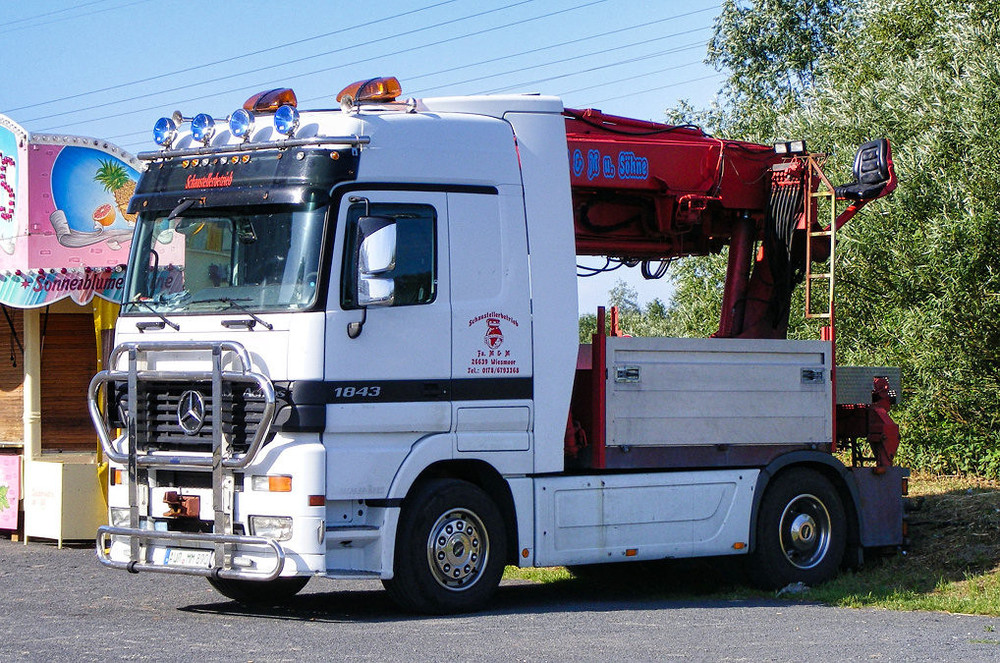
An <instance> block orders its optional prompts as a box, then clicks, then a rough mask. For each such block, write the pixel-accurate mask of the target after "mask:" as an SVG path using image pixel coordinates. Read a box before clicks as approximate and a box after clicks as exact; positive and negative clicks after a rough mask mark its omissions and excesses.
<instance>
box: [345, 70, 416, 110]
mask: <svg viewBox="0 0 1000 663" xmlns="http://www.w3.org/2000/svg"><path fill="white" fill-rule="evenodd" d="M402 93H403V88H402V86H400V84H399V79H398V78H396V77H395V76H383V77H380V78H369V79H368V80H366V81H355V82H354V83H351V84H350V85H348V86H347V87H345V88H344V89H343V90H341V91H340V93H339V94H338V95H337V101H338V102H341V103H343V102H344V101H345V100H350V101H351V102H352V103H354V104H360V103H362V102H380V101H381V102H385V101H396V97H398V96H399V95H401V94H402Z"/></svg>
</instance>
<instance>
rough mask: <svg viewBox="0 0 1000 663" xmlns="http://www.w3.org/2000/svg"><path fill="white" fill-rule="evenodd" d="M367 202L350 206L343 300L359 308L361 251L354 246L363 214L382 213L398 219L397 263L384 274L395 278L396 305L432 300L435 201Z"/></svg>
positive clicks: (434, 287)
mask: <svg viewBox="0 0 1000 663" xmlns="http://www.w3.org/2000/svg"><path fill="white" fill-rule="evenodd" d="M368 207H369V209H366V206H365V204H364V203H356V204H353V205H351V206H350V207H349V208H348V210H347V237H346V238H345V239H346V241H345V242H344V247H345V255H344V262H343V264H344V269H343V274H342V275H341V280H340V282H341V284H342V288H341V294H340V304H341V306H342V307H343V308H344V309H355V308H358V303H357V291H358V255H357V252H356V251H355V250H353V247H354V246H355V239H356V237H357V234H358V219H360V218H361V217H362V216H365V215H366V214H367V215H370V216H382V217H388V218H391V219H393V220H394V221H395V222H396V264H395V267H394V268H393V269H392V270H391V271H388V272H385V273H384V274H380V277H384V278H391V279H392V280H393V281H394V282H395V296H394V298H393V303H392V305H393V306H414V305H419V304H430V303H431V302H433V301H434V299H435V297H436V296H437V241H436V237H437V234H436V232H437V214H436V213H435V211H434V208H433V207H432V206H431V205H417V204H413V203H371V204H370V205H369V206H368Z"/></svg>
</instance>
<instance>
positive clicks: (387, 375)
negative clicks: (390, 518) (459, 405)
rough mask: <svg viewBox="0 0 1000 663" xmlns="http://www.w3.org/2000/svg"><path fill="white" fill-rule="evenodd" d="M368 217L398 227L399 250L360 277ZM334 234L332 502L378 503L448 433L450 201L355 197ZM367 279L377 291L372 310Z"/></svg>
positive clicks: (418, 195) (379, 193)
mask: <svg viewBox="0 0 1000 663" xmlns="http://www.w3.org/2000/svg"><path fill="white" fill-rule="evenodd" d="M366 219H367V220H371V219H378V220H379V223H378V224H377V225H379V226H383V227H384V226H386V225H391V226H392V227H393V230H394V233H395V241H394V242H393V244H394V249H395V251H394V255H393V256H391V260H389V261H388V262H387V263H386V264H382V265H380V267H379V271H378V273H377V274H375V275H366V276H360V277H359V274H363V272H364V267H365V266H364V265H363V264H360V263H362V262H363V261H364V260H365V257H364V252H363V251H359V236H362V235H363V234H364V232H366V230H365V228H366V227H370V226H371V224H370V223H368V224H367V225H366V222H365V220H366ZM335 232H336V234H335V241H334V247H333V256H332V260H331V261H330V263H331V273H330V287H329V294H328V300H327V307H326V311H327V312H326V344H325V357H324V359H323V361H324V375H325V385H324V388H325V392H326V398H327V406H326V428H325V432H324V435H323V441H324V445H325V446H326V448H327V496H328V498H330V499H337V498H348V499H359V498H380V497H385V495H386V494H387V492H388V487H389V483H390V482H391V481H392V478H393V476H394V475H395V473H396V470H397V469H398V467H399V465H400V463H402V461H403V459H404V458H405V457H406V455H407V453H409V451H410V449H411V447H412V446H413V445H414V444H415V443H416V442H417V441H419V440H421V439H424V438H426V437H428V436H432V435H435V434H440V433H448V432H449V431H450V430H451V425H452V408H451V403H450V400H451V399H450V393H449V387H450V379H451V357H452V353H451V303H450V293H449V283H448V273H449V267H448V207H447V196H446V194H445V193H441V192H434V191H416V190H415V191H400V190H370V191H358V190H356V191H351V192H349V193H345V194H344V195H343V196H342V198H341V199H340V205H339V209H338V212H337V222H336V231H335ZM365 278H368V279H370V283H369V284H366V285H365V287H366V288H368V287H369V285H371V289H377V290H378V294H379V299H378V301H377V302H374V303H369V304H368V305H367V306H364V305H363V302H364V297H363V296H362V297H359V292H358V285H359V280H364V279H365ZM387 294H388V296H387ZM359 323H363V324H360V325H359Z"/></svg>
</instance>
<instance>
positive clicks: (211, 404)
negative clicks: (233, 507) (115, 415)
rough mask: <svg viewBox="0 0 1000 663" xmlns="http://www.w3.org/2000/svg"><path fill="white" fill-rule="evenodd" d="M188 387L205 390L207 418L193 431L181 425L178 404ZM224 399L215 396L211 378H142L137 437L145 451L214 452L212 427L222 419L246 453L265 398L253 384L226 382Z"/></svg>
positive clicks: (236, 449) (227, 434)
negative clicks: (145, 380) (164, 380)
mask: <svg viewBox="0 0 1000 663" xmlns="http://www.w3.org/2000/svg"><path fill="white" fill-rule="evenodd" d="M187 391H196V392H198V393H200V394H201V396H202V398H203V400H204V403H205V418H204V424H203V425H202V427H201V429H200V430H199V431H198V432H197V433H195V434H193V435H191V434H188V433H187V432H186V431H185V430H184V429H183V428H181V425H180V422H179V420H178V406H179V405H180V402H181V397H182V395H183V394H184V393H185V392H187ZM219 400H220V401H221V402H220V403H216V402H215V399H214V398H212V385H211V382H207V381H206V382H140V383H139V391H138V394H137V412H136V422H135V424H136V441H137V445H138V449H139V451H141V452H149V451H186V452H211V451H212V428H213V426H214V423H215V420H216V418H219V419H221V422H222V434H223V435H224V436H225V437H226V438H227V439H228V440H229V443H230V445H231V446H232V450H233V452H235V453H243V452H245V451H246V450H247V449H248V447H249V446H250V442H251V440H252V439H253V437H254V434H255V433H256V432H257V429H258V427H259V426H260V423H261V419H262V417H263V413H264V407H265V399H264V396H263V394H261V393H260V391H259V390H258V389H257V388H256V387H255V386H253V385H248V384H245V383H233V382H225V383H223V388H222V397H221V398H220V399H219Z"/></svg>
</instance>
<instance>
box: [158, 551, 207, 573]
mask: <svg viewBox="0 0 1000 663" xmlns="http://www.w3.org/2000/svg"><path fill="white" fill-rule="evenodd" d="M163 563H164V564H166V565H167V566H197V567H202V568H206V569H207V568H209V567H211V566H212V551H211V550H190V549H187V548H167V554H166V555H165V556H164V558H163Z"/></svg>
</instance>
